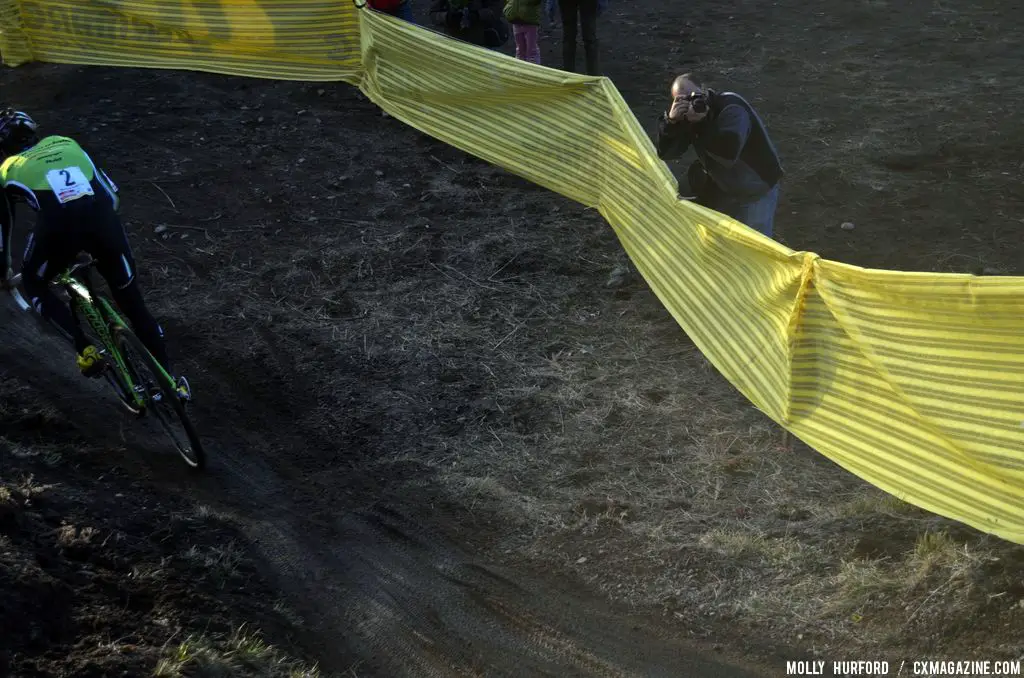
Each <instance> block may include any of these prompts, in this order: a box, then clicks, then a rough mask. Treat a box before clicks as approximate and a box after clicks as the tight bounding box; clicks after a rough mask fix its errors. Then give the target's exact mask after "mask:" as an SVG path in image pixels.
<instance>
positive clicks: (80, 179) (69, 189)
mask: <svg viewBox="0 0 1024 678" xmlns="http://www.w3.org/2000/svg"><path fill="white" fill-rule="evenodd" d="M46 181H47V182H49V184H50V188H52V189H53V193H54V195H56V196H57V200H59V201H60V202H61V204H64V203H66V202H71V201H72V200H77V199H78V198H81V197H82V196H84V195H93V192H92V186H91V185H90V184H89V180H88V179H86V178H85V174H83V173H82V170H81V168H79V167H74V166H73V167H65V168H64V169H55V170H50V171H49V172H47V173H46Z"/></svg>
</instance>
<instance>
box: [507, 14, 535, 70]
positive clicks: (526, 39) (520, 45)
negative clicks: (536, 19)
mask: <svg viewBox="0 0 1024 678" xmlns="http://www.w3.org/2000/svg"><path fill="white" fill-rule="evenodd" d="M539 30H540V26H536V25H534V24H512V33H513V34H514V35H515V36H516V58H517V59H521V60H523V61H532V62H533V63H535V64H539V63H540V44H539V43H538V31H539Z"/></svg>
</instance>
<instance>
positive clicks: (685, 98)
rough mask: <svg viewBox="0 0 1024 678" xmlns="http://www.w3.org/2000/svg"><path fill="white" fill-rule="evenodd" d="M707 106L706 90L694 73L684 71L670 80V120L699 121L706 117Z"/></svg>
mask: <svg viewBox="0 0 1024 678" xmlns="http://www.w3.org/2000/svg"><path fill="white" fill-rule="evenodd" d="M709 108H710V107H709V106H708V95H707V92H706V91H705V89H704V86H703V85H702V84H701V82H700V80H698V79H697V77H696V76H695V75H693V74H692V73H684V74H683V75H680V76H679V77H677V78H676V79H675V80H673V81H672V108H670V109H669V112H668V117H669V119H670V120H672V121H679V120H683V119H685V120H686V121H687V122H700V121H701V120H703V119H704V118H706V117H707V115H708V111H709Z"/></svg>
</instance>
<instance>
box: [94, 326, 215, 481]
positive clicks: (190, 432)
mask: <svg viewBox="0 0 1024 678" xmlns="http://www.w3.org/2000/svg"><path fill="white" fill-rule="evenodd" d="M113 335H114V337H113V338H114V344H115V346H116V347H117V350H119V351H120V352H121V357H122V358H123V359H124V362H125V365H126V366H127V367H128V371H129V372H130V373H131V374H132V378H133V380H134V381H135V382H136V387H137V388H140V387H141V388H146V389H147V396H146V403H147V406H146V411H148V412H151V413H152V414H153V416H155V417H156V418H157V419H158V420H159V422H160V424H161V425H162V426H163V427H164V431H165V432H166V433H167V436H168V437H169V438H171V440H172V441H173V442H174V446H175V448H177V450H178V455H179V456H180V457H181V458H182V459H183V460H184V462H185V464H186V465H187V466H188V467H189V468H191V469H192V470H195V471H201V470H203V469H204V468H205V467H206V452H205V450H204V449H203V444H202V441H200V439H199V434H198V433H197V432H196V429H195V426H194V425H193V424H192V420H191V419H190V418H189V416H188V413H187V412H186V411H185V404H184V403H183V402H182V400H181V398H180V397H179V396H178V388H177V385H176V384H175V383H174V382H173V381H172V380H171V379H169V378H168V377H167V376H166V374H165V373H164V370H163V369H162V368H161V367H160V364H159V363H158V362H157V360H156V358H154V357H153V355H152V354H151V353H150V352H149V351H148V350H147V349H146V346H145V345H144V344H143V343H142V340H141V339H139V338H138V337H137V336H135V333H134V332H132V331H131V330H129V329H128V328H126V327H117V328H114V330H113ZM136 362H139V363H142V365H141V367H143V368H144V369H145V370H146V372H148V373H149V374H150V376H151V379H148V380H147V379H144V378H143V377H142V376H141V375H140V374H139V367H140V365H138V364H136ZM153 381H155V382H156V384H155V385H156V387H157V388H158V389H159V394H160V396H161V397H160V398H155V397H154V395H155V394H152V393H149V392H148V389H149V388H150V387H151V386H152V385H153V384H152V382H153ZM147 382H148V383H147ZM168 410H170V412H172V413H173V415H174V417H175V418H176V419H177V420H178V422H179V423H180V424H181V427H182V429H183V430H184V432H185V436H186V438H187V442H188V448H189V449H188V451H187V452H186V450H184V449H182V441H181V440H180V439H178V437H177V436H175V435H174V433H173V432H172V431H171V429H170V426H171V424H170V422H169V421H168V419H169V413H168Z"/></svg>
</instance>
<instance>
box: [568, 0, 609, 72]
mask: <svg viewBox="0 0 1024 678" xmlns="http://www.w3.org/2000/svg"><path fill="white" fill-rule="evenodd" d="M558 6H559V9H561V11H562V68H563V69H564V70H566V71H571V72H575V71H576V24H577V20H578V21H579V25H580V28H582V32H583V51H584V53H585V54H586V58H587V75H601V71H600V68H599V67H598V61H597V0H558Z"/></svg>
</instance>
